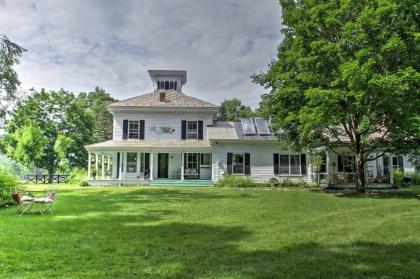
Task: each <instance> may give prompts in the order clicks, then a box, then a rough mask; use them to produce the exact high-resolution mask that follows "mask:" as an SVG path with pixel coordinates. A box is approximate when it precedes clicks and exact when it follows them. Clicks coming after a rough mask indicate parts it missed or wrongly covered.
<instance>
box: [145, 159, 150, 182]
mask: <svg viewBox="0 0 420 279" xmlns="http://www.w3.org/2000/svg"><path fill="white" fill-rule="evenodd" d="M149 174H150V153H144V176H145V177H147V176H148V175H149Z"/></svg>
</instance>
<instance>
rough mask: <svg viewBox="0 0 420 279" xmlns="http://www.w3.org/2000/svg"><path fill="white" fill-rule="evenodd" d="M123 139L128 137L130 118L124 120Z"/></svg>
mask: <svg viewBox="0 0 420 279" xmlns="http://www.w3.org/2000/svg"><path fill="white" fill-rule="evenodd" d="M122 138H123V140H126V139H127V138H128V120H123V133H122Z"/></svg>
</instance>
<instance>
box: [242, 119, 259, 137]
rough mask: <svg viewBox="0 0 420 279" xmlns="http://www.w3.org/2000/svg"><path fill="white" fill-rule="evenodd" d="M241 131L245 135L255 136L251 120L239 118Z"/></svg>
mask: <svg viewBox="0 0 420 279" xmlns="http://www.w3.org/2000/svg"><path fill="white" fill-rule="evenodd" d="M241 123H242V129H243V130H244V133H245V134H255V133H256V131H255V126H254V121H253V120H252V118H241Z"/></svg>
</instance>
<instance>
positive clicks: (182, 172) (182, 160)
mask: <svg viewBox="0 0 420 279" xmlns="http://www.w3.org/2000/svg"><path fill="white" fill-rule="evenodd" d="M184 171H185V170H184V152H181V180H184Z"/></svg>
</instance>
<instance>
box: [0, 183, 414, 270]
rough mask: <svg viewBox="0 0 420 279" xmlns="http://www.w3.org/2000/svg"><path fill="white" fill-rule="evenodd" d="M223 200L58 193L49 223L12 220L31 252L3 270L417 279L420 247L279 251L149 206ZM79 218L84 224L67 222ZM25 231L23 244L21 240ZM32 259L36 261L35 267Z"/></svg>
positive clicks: (288, 247) (249, 233) (240, 231)
mask: <svg viewBox="0 0 420 279" xmlns="http://www.w3.org/2000/svg"><path fill="white" fill-rule="evenodd" d="M91 195H94V197H92V196H91ZM133 196H134V197H135V199H133ZM221 196H222V197H223V195H219V194H216V195H212V194H210V195H209V194H208V193H196V192H189V193H186V192H184V191H177V190H166V191H163V192H162V191H161V190H159V191H147V190H146V191H143V190H135V191H128V192H112V191H109V192H108V191H104V192H103V193H102V191H99V192H89V193H87V192H86V193H83V194H80V193H74V192H73V191H71V192H68V193H65V195H63V196H62V197H63V199H62V201H59V202H60V203H61V204H59V208H58V209H57V212H58V213H57V215H56V216H53V218H35V219H33V222H31V223H29V222H28V219H26V218H21V219H17V220H20V221H19V223H20V224H19V226H21V227H23V228H24V231H25V234H22V233H21V232H16V233H13V235H14V241H17V243H20V244H19V246H21V247H25V245H29V243H30V247H31V249H29V250H27V251H19V250H18V252H17V253H19V254H18V255H12V254H10V255H7V256H6V257H5V256H3V260H4V267H6V270H8V271H10V272H15V273H16V275H19V273H21V272H28V273H25V274H31V273H33V274H35V277H37V276H38V275H39V277H48V276H51V277H54V276H56V275H59V276H63V277H80V278H85V277H100V278H103V277H108V278H122V277H124V278H197V277H213V278H221V277H230V278H337V277H352V278H355V277H391V278H418V275H419V274H420V271H419V270H420V269H419V267H420V253H419V251H420V245H419V244H418V243H414V242H413V243H409V242H405V243H404V242H399V243H396V244H385V243H379V241H380V240H378V242H372V241H365V242H363V241H354V242H350V243H346V244H334V243H318V242H315V241H313V242H311V241H308V240H302V241H301V242H300V243H286V244H284V245H282V246H281V245H280V244H279V243H281V242H282V241H283V239H281V238H280V237H281V236H280V235H279V238H278V242H277V241H276V238H275V235H267V236H266V238H267V239H266V240H265V239H264V237H263V236H261V234H258V233H259V232H258V231H257V230H258V229H256V228H254V229H253V230H251V227H250V228H247V227H245V226H231V225H229V224H224V225H221V224H220V225H216V224H208V223H206V220H205V216H203V220H199V222H180V221H177V222H168V221H162V219H163V217H164V216H165V215H167V214H179V212H177V211H175V210H174V209H173V210H168V209H160V208H159V207H148V205H150V204H152V203H153V202H156V201H159V200H162V199H163V200H164V201H165V202H167V203H173V202H178V201H180V200H186V201H191V200H194V199H195V198H197V197H198V198H199V199H200V198H201V199H204V198H206V199H218V198H221ZM225 198H226V197H225ZM227 198H236V197H235V196H233V197H231V196H228V197H227ZM92 199H93V200H92ZM98 203H99V204H98ZM100 203H103V206H100ZM133 205H135V206H138V207H134V208H135V209H136V210H137V209H138V210H137V211H135V212H132V213H131V214H125V213H124V212H126V211H124V210H123V209H127V206H133ZM75 208H76V209H77V210H75ZM85 212H86V214H87V215H86V216H85V217H86V218H85V219H84V220H78V219H73V218H66V216H67V217H68V216H71V215H72V214H75V215H77V214H82V215H83V214H84V213H85ZM92 212H93V213H95V214H92V215H89V213H92ZM113 213H117V214H119V215H112V214H113ZM66 214H67V215H66ZM181 214H185V213H181ZM16 218H18V217H16ZM25 219H26V220H25ZM12 229H13V230H15V229H16V228H12ZM28 233H29V234H30V235H31V239H20V238H22V237H23V235H27V234H28ZM255 233H257V234H255ZM271 233H272V234H275V231H272V232H271ZM256 237H258V240H256V239H255V238H256ZM269 241H271V243H269ZM267 242H268V243H267ZM259 243H264V248H261V247H260V244H259ZM269 244H271V246H272V248H271V249H270V248H267V247H269ZM10 245H11V246H9V247H11V248H12V249H16V248H15V247H14V246H13V244H10ZM5 249H7V246H6V248H5ZM9 249H10V248H9ZM39 257H42V260H40V261H39V260H36V259H37V258H39ZM16 258H19V261H18V262H16V261H15V259H16ZM0 273H1V272H0Z"/></svg>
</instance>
